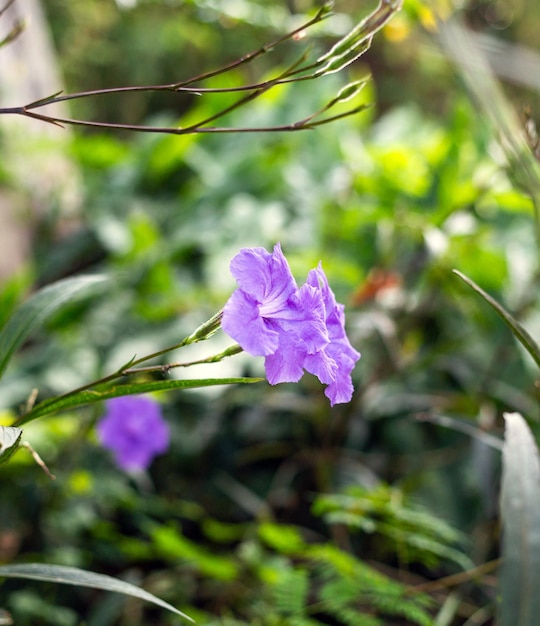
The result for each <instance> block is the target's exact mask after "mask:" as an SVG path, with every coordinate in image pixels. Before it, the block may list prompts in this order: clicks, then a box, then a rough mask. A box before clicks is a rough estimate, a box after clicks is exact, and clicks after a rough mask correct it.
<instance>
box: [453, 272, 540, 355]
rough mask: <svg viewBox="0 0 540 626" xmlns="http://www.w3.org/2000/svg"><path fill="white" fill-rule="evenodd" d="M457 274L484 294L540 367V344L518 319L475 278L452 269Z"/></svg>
mask: <svg viewBox="0 0 540 626" xmlns="http://www.w3.org/2000/svg"><path fill="white" fill-rule="evenodd" d="M452 271H453V272H454V274H455V275H456V276H458V277H459V278H461V280H462V281H463V282H464V283H466V284H467V285H469V287H471V289H473V290H474V291H476V293H477V294H479V295H480V296H482V298H483V299H484V300H485V301H486V302H487V303H488V304H489V305H490V306H491V307H492V308H493V309H494V310H495V312H496V313H497V314H498V315H499V316H500V317H501V318H502V319H503V321H504V322H505V323H506V325H507V326H508V327H509V328H510V330H511V331H512V333H513V334H514V335H515V337H516V339H517V340H518V341H519V342H520V343H521V345H522V346H523V347H524V348H525V350H527V352H528V353H529V354H530V355H531V356H532V358H533V359H534V361H535V362H536V364H537V365H538V367H540V346H539V345H538V344H537V343H536V341H535V340H534V339H533V338H532V337H531V335H530V334H529V332H528V331H527V330H526V329H525V328H524V327H523V326H522V325H521V324H520V323H519V322H518V321H517V319H516V318H515V317H514V316H513V315H511V314H510V313H508V311H507V310H506V309H505V308H504V307H502V306H501V305H500V304H499V303H498V302H497V300H495V299H494V298H492V297H491V296H490V295H489V294H488V293H486V292H485V291H484V290H483V289H482V287H480V286H479V285H477V284H476V283H475V282H474V281H473V280H471V279H470V278H469V277H467V276H465V274H462V273H461V272H460V271H458V270H452Z"/></svg>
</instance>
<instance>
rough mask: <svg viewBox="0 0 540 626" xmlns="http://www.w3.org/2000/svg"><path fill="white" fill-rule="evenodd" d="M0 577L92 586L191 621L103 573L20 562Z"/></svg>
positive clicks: (6, 567)
mask: <svg viewBox="0 0 540 626" xmlns="http://www.w3.org/2000/svg"><path fill="white" fill-rule="evenodd" d="M0 576H4V577H5V578H30V579H32V580H43V581H46V582H52V583H60V584H63V585H75V586H77V587H91V588H92V589H103V590H104V591H114V592H115V593H122V594H124V595H127V596H133V597H134V598H140V599H141V600H145V601H146V602H152V603H153V604H157V605H158V606H161V607H163V608H164V609H167V610H168V611H171V612H172V613H176V615H180V617H183V618H184V619H187V620H189V621H190V622H192V621H193V620H192V619H191V617H189V616H188V615H186V614H185V613H182V611H179V610H178V609H176V608H174V606H172V605H171V604H169V603H168V602H165V601H164V600H161V599H160V598H157V597H156V596H154V595H153V594H151V593H148V591H144V589H140V588H139V587H135V585H131V584H129V583H126V582H124V581H123V580H118V579H116V578H112V577H111V576H106V575H104V574H95V573H94V572H87V571H86V570H82V569H78V568H76V567H66V566H64V565H47V564H42V563H22V564H18V565H4V566H1V567H0Z"/></svg>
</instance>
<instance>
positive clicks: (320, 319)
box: [221, 244, 360, 405]
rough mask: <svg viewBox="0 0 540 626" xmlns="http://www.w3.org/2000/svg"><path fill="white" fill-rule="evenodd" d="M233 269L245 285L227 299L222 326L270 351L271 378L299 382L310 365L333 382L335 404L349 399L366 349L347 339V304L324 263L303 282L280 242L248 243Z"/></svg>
mask: <svg viewBox="0 0 540 626" xmlns="http://www.w3.org/2000/svg"><path fill="white" fill-rule="evenodd" d="M231 273H232V275H233V276H234V277H235V278H236V281H237V283H238V286H239V288H238V289H237V290H236V291H235V292H234V293H233V294H232V296H231V297H230V298H229V301H228V302H227V304H226V305H225V308H224V310H223V319H222V324H221V325H222V328H223V330H224V331H225V332H226V333H227V334H228V335H230V336H231V337H232V338H233V339H235V340H236V341H237V342H238V343H239V344H240V346H241V347H242V348H243V349H244V350H245V351H246V352H248V353H249V354H252V355H253V356H264V357H265V368H266V376H267V378H268V381H269V382H270V383H271V384H272V385H275V384H276V383H283V382H298V381H299V380H300V378H302V375H303V373H304V369H305V370H307V371H308V372H310V373H312V374H315V375H316V376H317V377H318V378H319V380H320V381H321V382H322V383H323V384H326V385H328V387H327V389H326V392H325V393H326V395H327V397H328V398H329V399H330V403H331V404H332V405H334V404H336V403H339V402H348V401H349V400H350V399H351V395H352V391H353V387H352V381H351V372H352V369H353V367H354V364H355V362H356V361H357V360H358V359H359V358H360V355H359V354H358V352H356V350H354V348H353V347H352V346H351V344H350V343H349V340H348V339H347V335H346V334H345V328H344V321H345V316H344V313H343V309H344V307H343V305H341V304H337V303H336V300H335V297H334V294H333V293H332V290H331V289H330V287H329V285H328V281H327V279H326V276H325V274H324V272H323V270H322V267H321V266H320V264H319V267H318V268H317V269H315V270H312V271H311V272H310V273H309V275H308V280H307V281H306V284H305V285H303V286H302V287H300V288H298V286H297V284H296V282H295V280H294V278H293V276H292V274H291V270H290V268H289V265H288V263H287V260H286V259H285V257H284V256H283V253H282V252H281V247H280V245H279V244H276V246H275V247H274V251H273V253H272V254H270V253H269V252H267V251H266V250H265V249H264V248H243V249H242V250H241V251H240V252H239V253H238V254H237V255H236V256H235V257H234V259H233V260H232V262H231Z"/></svg>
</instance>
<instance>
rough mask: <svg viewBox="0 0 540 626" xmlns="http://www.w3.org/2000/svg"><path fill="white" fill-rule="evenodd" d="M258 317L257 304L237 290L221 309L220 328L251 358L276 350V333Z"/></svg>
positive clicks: (277, 342)
mask: <svg viewBox="0 0 540 626" xmlns="http://www.w3.org/2000/svg"><path fill="white" fill-rule="evenodd" d="M269 326H270V325H269V324H266V323H265V321H264V320H263V318H262V317H261V315H260V312H259V307H258V305H257V303H256V302H255V301H254V300H253V298H251V297H250V296H249V295H247V294H245V293H244V292H243V291H242V290H241V289H237V290H236V291H235V292H234V293H233V294H232V296H231V297H230V298H229V300H228V301H227V304H226V305H225V307H224V309H223V317H222V320H221V327H222V328H223V330H224V331H225V332H226V333H227V335H229V336H230V337H232V338H233V339H234V340H235V341H236V342H238V343H239V344H240V346H241V347H242V348H243V349H244V350H245V351H246V352H247V353H248V354H251V355H252V356H267V355H268V354H272V353H273V352H275V351H276V350H277V347H278V344H279V340H278V333H277V332H276V331H275V330H272V328H271V327H269Z"/></svg>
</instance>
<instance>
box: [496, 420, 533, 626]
mask: <svg viewBox="0 0 540 626" xmlns="http://www.w3.org/2000/svg"><path fill="white" fill-rule="evenodd" d="M504 418H505V421H506V433H505V435H506V436H505V443H504V447H503V476H502V493H501V517H502V523H503V542H502V566H501V572H500V577H499V596H500V607H499V620H498V626H537V625H538V616H539V615H540V594H539V593H538V589H540V462H539V460H538V449H537V447H536V444H535V442H534V439H533V436H532V434H531V431H530V430H529V427H528V426H527V423H526V422H525V420H524V419H523V417H522V416H521V415H520V414H519V413H505V415H504Z"/></svg>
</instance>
